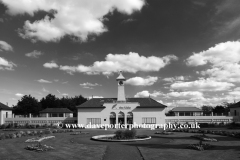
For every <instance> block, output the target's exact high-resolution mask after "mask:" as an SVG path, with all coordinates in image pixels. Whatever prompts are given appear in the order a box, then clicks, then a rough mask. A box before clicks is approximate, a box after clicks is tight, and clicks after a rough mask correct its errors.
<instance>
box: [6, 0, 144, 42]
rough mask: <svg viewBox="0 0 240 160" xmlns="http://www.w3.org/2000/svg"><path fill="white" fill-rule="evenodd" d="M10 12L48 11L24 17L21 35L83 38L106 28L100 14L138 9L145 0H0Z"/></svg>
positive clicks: (44, 37)
mask: <svg viewBox="0 0 240 160" xmlns="http://www.w3.org/2000/svg"><path fill="white" fill-rule="evenodd" d="M2 3H3V4H5V5H6V6H7V8H8V13H9V14H11V15H17V14H24V13H28V14H30V15H31V16H34V14H35V13H36V12H38V11H45V12H48V13H51V14H53V15H54V18H50V17H49V16H48V15H46V16H45V18H44V19H41V20H38V21H35V22H30V21H29V20H27V21H25V24H24V27H23V29H22V30H21V31H20V33H19V34H20V36H21V37H23V38H28V39H32V40H33V41H36V40H40V41H44V42H48V41H59V40H60V39H61V38H63V37H64V36H66V35H69V36H74V37H76V38H78V39H79V40H81V41H86V40H87V38H88V35H89V34H95V35H99V34H101V33H103V32H106V31H107V28H106V27H105V26H104V24H103V20H104V19H103V16H104V15H106V14H108V13H109V12H112V11H113V10H114V9H117V10H118V11H119V12H121V13H125V14H132V13H133V12H134V11H135V10H140V9H141V8H142V7H143V5H144V4H145V2H144V0H121V1H119V0H97V1H94V2H93V1H89V0H67V1H66V0H51V1H49V0H34V1H26V0H18V1H9V0H2Z"/></svg>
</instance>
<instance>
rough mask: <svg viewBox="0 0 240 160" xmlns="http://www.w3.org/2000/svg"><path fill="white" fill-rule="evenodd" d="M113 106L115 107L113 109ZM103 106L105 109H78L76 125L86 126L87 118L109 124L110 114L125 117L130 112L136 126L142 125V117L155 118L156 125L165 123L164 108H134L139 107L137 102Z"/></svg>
mask: <svg viewBox="0 0 240 160" xmlns="http://www.w3.org/2000/svg"><path fill="white" fill-rule="evenodd" d="M115 104H117V105H116V106H115V108H113V106H114V105H115ZM103 106H105V107H106V108H91V107H89V108H78V123H80V124H84V125H86V124H87V118H101V124H110V113H111V112H114V113H116V115H118V113H119V112H123V113H124V115H125V116H127V113H128V112H132V113H133V122H135V123H137V124H142V118H143V117H156V123H157V124H164V123H165V111H164V108H136V107H137V106H139V103H137V102H132V103H130V102H125V103H120V102H119V103H105V104H104V105H103ZM121 107H122V108H121ZM104 119H106V121H104Z"/></svg>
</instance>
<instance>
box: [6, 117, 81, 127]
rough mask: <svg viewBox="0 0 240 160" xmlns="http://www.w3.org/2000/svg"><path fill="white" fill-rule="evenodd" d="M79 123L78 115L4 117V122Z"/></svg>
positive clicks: (23, 123) (22, 123)
mask: <svg viewBox="0 0 240 160" xmlns="http://www.w3.org/2000/svg"><path fill="white" fill-rule="evenodd" d="M58 122H60V123H77V117H15V118H4V123H7V124H8V123H18V124H20V125H25V124H27V123H28V124H39V125H44V124H54V123H58Z"/></svg>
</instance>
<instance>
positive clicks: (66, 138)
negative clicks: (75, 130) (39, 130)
mask: <svg viewBox="0 0 240 160" xmlns="http://www.w3.org/2000/svg"><path fill="white" fill-rule="evenodd" d="M52 135H54V136H55V137H56V138H53V139H48V140H44V141H43V142H42V144H46V145H48V146H52V147H53V148H54V150H51V151H46V152H40V153H38V152H34V151H28V150H26V149H24V148H25V147H26V146H27V145H30V144H32V143H25V141H26V140H27V139H29V138H32V137H34V136H28V137H21V138H16V139H5V140H0V157H1V158H0V159H1V160H4V159H8V160H10V159H14V160H15V159H31V160H38V159H39V160H40V159H41V160H43V159H51V160H55V159H58V160H60V159H68V160H71V159H72V160H74V159H84V160H85V159H86V160H95V159H102V157H103V155H104V153H105V151H106V145H100V144H99V145H87V144H78V143H72V142H71V138H73V136H78V135H70V133H55V134H52Z"/></svg>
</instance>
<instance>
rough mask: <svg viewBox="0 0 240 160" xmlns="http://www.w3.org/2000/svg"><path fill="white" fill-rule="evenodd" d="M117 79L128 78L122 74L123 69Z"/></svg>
mask: <svg viewBox="0 0 240 160" xmlns="http://www.w3.org/2000/svg"><path fill="white" fill-rule="evenodd" d="M117 80H126V79H125V77H123V75H122V71H120V73H119V76H118V77H117Z"/></svg>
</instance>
